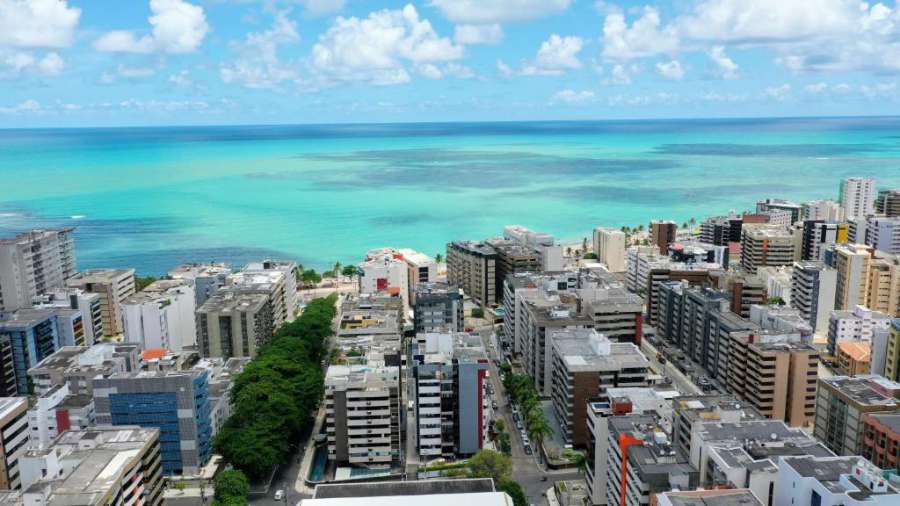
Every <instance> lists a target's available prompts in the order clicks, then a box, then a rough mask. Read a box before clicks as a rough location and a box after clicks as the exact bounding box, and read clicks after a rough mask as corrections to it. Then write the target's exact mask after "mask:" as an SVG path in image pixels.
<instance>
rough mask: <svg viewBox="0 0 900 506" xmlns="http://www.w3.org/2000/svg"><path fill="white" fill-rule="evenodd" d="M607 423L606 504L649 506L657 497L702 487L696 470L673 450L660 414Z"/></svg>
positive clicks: (647, 414) (615, 418)
mask: <svg viewBox="0 0 900 506" xmlns="http://www.w3.org/2000/svg"><path fill="white" fill-rule="evenodd" d="M607 423H608V424H609V452H608V455H609V456H608V458H607V467H606V469H607V472H608V473H609V480H608V483H607V487H606V495H607V503H606V504H608V505H614V504H618V505H620V506H649V504H650V498H651V497H653V496H655V495H656V494H657V493H660V492H667V491H670V490H673V489H678V490H693V489H695V488H696V487H697V485H698V484H699V483H700V475H699V473H698V472H697V469H695V468H694V467H693V466H691V464H690V462H689V460H688V456H687V455H684V454H682V453H679V452H678V451H676V450H675V449H674V448H673V446H672V444H671V442H670V441H669V437H668V436H667V435H666V432H665V430H664V428H663V424H664V422H663V420H661V418H660V417H659V416H658V415H657V414H655V413H652V412H650V413H644V414H631V415H625V416H611V417H609V418H608V419H607Z"/></svg>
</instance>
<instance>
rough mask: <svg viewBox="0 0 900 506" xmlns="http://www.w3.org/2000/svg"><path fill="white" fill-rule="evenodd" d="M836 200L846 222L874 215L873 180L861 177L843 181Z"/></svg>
mask: <svg viewBox="0 0 900 506" xmlns="http://www.w3.org/2000/svg"><path fill="white" fill-rule="evenodd" d="M838 200H839V201H840V202H841V207H842V208H843V209H844V217H845V218H846V219H848V220H849V219H853V218H859V217H863V218H864V217H866V216H869V215H870V214H875V180H874V179H872V178H863V177H850V178H847V179H844V180H843V181H841V187H840V194H839V197H838Z"/></svg>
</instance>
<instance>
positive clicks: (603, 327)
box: [577, 286, 644, 346]
mask: <svg viewBox="0 0 900 506" xmlns="http://www.w3.org/2000/svg"><path fill="white" fill-rule="evenodd" d="M577 293H578V299H579V302H580V305H581V313H582V314H584V315H587V316H589V317H590V318H591V319H592V320H593V322H594V326H593V327H594V329H595V330H596V331H597V332H600V333H601V334H603V335H605V336H606V337H607V338H608V339H609V340H610V341H612V342H614V343H633V344H636V345H638V346H640V344H641V339H642V337H643V328H644V327H643V322H644V314H643V307H644V304H643V302H644V301H643V299H641V298H640V297H639V296H637V295H635V294H633V293H631V292H629V291H628V290H626V289H625V288H622V287H621V286H608V287H602V288H601V287H597V288H583V289H579V290H578V291H577Z"/></svg>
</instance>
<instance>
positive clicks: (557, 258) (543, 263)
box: [498, 225, 563, 297]
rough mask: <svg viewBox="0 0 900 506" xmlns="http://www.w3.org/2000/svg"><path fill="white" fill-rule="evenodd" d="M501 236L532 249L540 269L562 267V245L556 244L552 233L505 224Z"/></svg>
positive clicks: (549, 269)
mask: <svg viewBox="0 0 900 506" xmlns="http://www.w3.org/2000/svg"><path fill="white" fill-rule="evenodd" d="M503 238H504V239H508V240H511V241H515V242H517V243H519V244H521V245H523V246H526V247H528V248H531V249H532V250H534V251H535V252H536V253H537V255H538V258H539V259H540V270H542V271H561V270H562V269H563V258H562V246H559V245H557V244H556V239H555V238H554V237H553V236H552V235H550V234H548V233H545V232H535V231H533V230H529V229H527V228H525V227H523V226H521V225H507V226H505V227H503ZM517 272H518V271H517ZM500 281H502V280H500ZM498 297H499V294H498Z"/></svg>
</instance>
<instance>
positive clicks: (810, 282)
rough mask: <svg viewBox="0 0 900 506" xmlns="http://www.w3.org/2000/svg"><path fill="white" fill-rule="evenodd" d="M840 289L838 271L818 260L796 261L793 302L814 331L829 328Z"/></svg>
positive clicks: (792, 291)
mask: <svg viewBox="0 0 900 506" xmlns="http://www.w3.org/2000/svg"><path fill="white" fill-rule="evenodd" d="M836 291H837V271H836V270H834V269H832V268H830V267H827V266H825V264H824V263H822V262H818V261H810V260H805V261H802V262H796V263H794V270H793V274H792V276H791V302H790V305H791V307H794V308H796V309H797V310H799V311H800V314H801V315H803V318H804V319H806V321H807V322H809V324H810V325H811V326H812V328H813V330H815V331H819V330H824V329H825V328H827V326H828V319H829V317H830V316H831V311H832V309H833V308H834V296H835V292H836Z"/></svg>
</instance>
